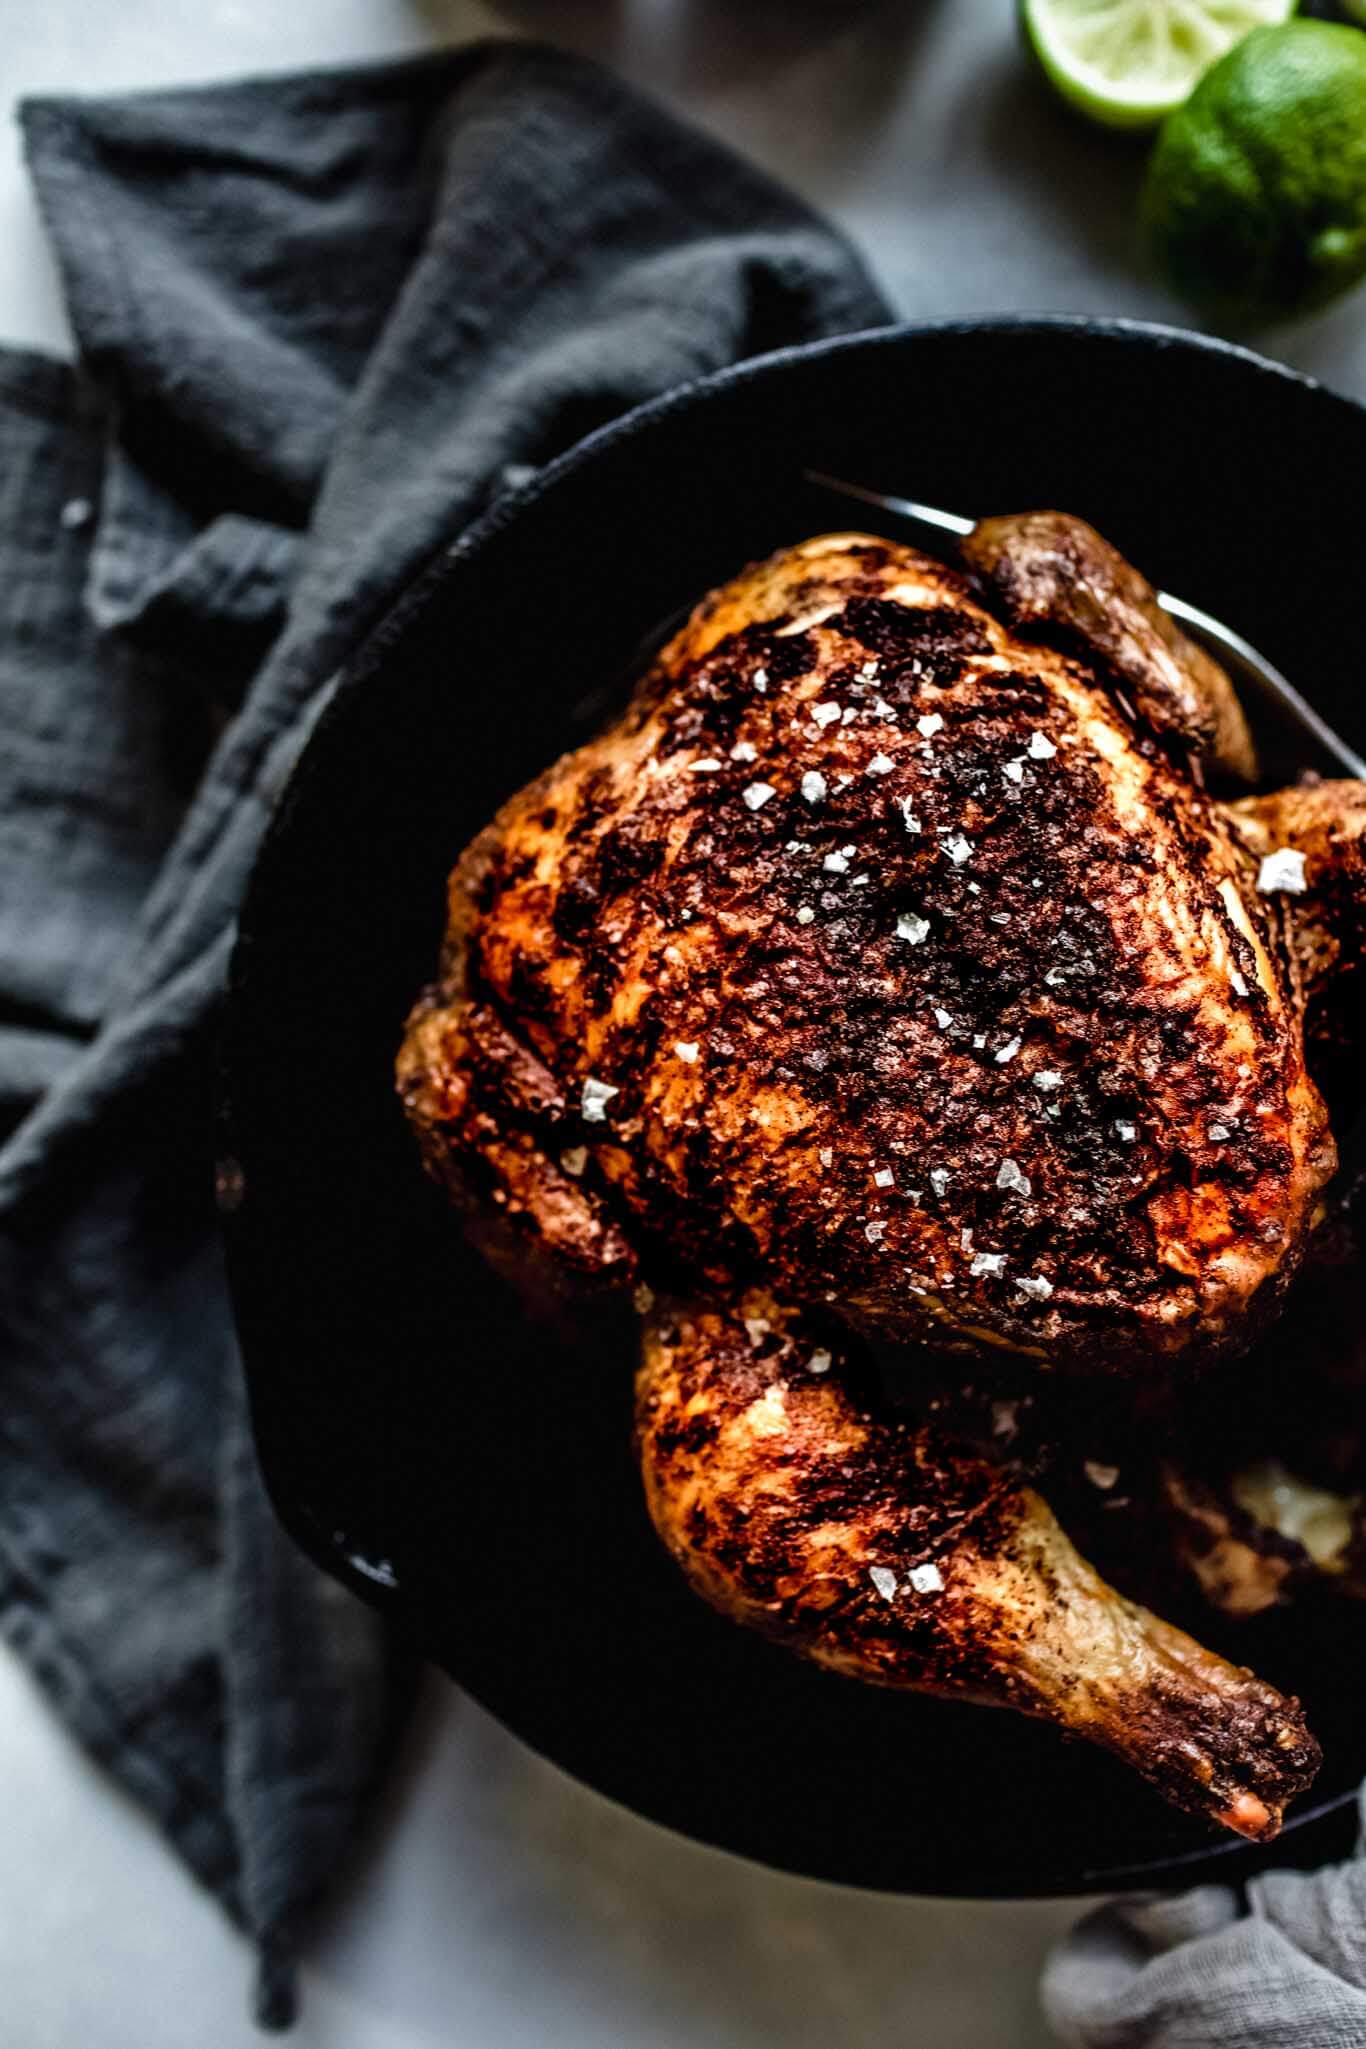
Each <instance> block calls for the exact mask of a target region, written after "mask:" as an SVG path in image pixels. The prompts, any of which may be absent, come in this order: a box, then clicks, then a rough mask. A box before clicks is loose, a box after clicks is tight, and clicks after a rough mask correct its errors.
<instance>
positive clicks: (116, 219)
mask: <svg viewBox="0 0 1366 2049" xmlns="http://www.w3.org/2000/svg"><path fill="white" fill-rule="evenodd" d="M22 120H23V127H24V133H25V138H26V143H27V149H28V156H29V162H30V165H31V168H32V173H33V177H34V179H35V182H36V185H37V190H38V194H39V198H40V201H41V204H42V208H43V211H44V214H45V217H46V221H47V225H48V228H49V230H50V233H51V236H52V240H53V243H54V245H55V248H56V251H57V256H58V260H59V263H60V266H61V272H62V278H63V283H64V286H65V290H66V295H67V301H68V305H69V308H70V314H71V320H72V325H73V327H74V330H75V334H76V339H77V343H78V346H79V351H80V364H79V368H78V369H72V368H69V367H68V366H66V365H64V364H61V363H58V362H55V361H51V360H48V359H45V358H40V357H35V356H31V355H27V354H18V353H9V354H4V353H0V584H2V585H3V589H4V593H5V599H4V606H3V613H2V615H0V724H2V726H3V733H4V746H3V750H2V751H0V1116H3V1120H4V1121H3V1125H0V1130H2V1131H3V1132H4V1133H6V1134H7V1135H6V1138H5V1143H4V1146H3V1151H2V1152H0V1442H2V1443H3V1446H4V1458H3V1464H2V1465H0V1628H3V1631H4V1633H5V1635H6V1636H7V1638H8V1640H9V1641H10V1642H11V1643H12V1644H13V1645H14V1646H15V1647H16V1648H17V1649H18V1650H19V1651H20V1652H21V1654H22V1655H23V1656H24V1657H25V1658H26V1659H27V1660H28V1662H29V1664H30V1665H31V1667H32V1669H33V1671H34V1672H35V1674H36V1675H37V1676H38V1678H39V1680H40V1681H41V1682H42V1684H43V1685H44V1686H45V1687H46V1688H47V1690H48V1692H49V1693H50V1694H51V1696H52V1698H53V1700H54V1701H55V1703H56V1704H57V1706H58V1708H59V1709H60V1711H61V1713H62V1714H63V1715H64V1716H65V1717H66V1719H67V1720H68V1722H69V1723H70V1725H71V1727H72V1729H73V1730H74V1731H75V1733H76V1734H77V1735H78V1737H79V1738H80V1739H81V1740H82V1741H83V1742H84V1743H85V1744H86V1745H87V1746H88V1747H89V1748H90V1749H91V1750H92V1751H93V1752H94V1753H95V1754H96V1755H97V1756H98V1757H99V1758H100V1759H101V1760H102V1761H103V1762H104V1763H105V1764H106V1765H108V1767H109V1768H110V1769H111V1771H112V1772H113V1773H115V1774H116V1776H117V1777H118V1778H119V1779H121V1780H122V1781H123V1783H124V1784H125V1785H126V1786H127V1787H128V1788H129V1789H131V1791H132V1792H133V1793H134V1794H135V1795H136V1796H137V1797H138V1798H139V1799H140V1800H141V1801H143V1802H144V1803H145V1805H146V1806H147V1807H148V1808H149V1809H150V1810H151V1811H152V1813H153V1814H154V1815H155V1816H156V1817H157V1819H158V1820H159V1821H160V1823H161V1825H162V1826H163V1827H164V1829H165V1830H166V1832H167V1834H168V1836H169V1838H170V1840H171V1842H172V1843H173V1844H174V1845H175V1847H176V1849H177V1850H178V1851H179V1852H180V1854H181V1855H182V1857H183V1858H184V1859H185V1861H186V1862H187V1863H188V1864H189V1865H190V1866H191V1867H192V1868H193V1870H194V1871H195V1872H196V1873H197V1874H198V1875H199V1877H200V1878H201V1879H202V1880H203V1881H204V1882H205V1883H206V1884H207V1885H208V1886H210V1887H211V1888H212V1889H213V1890H214V1891H215V1893H216V1894H217V1895H218V1897H219V1898H220V1899H221V1900H222V1902H223V1904H224V1905H225V1906H226V1908H227V1909H228V1911H229V1912H230V1913H231V1914H232V1915H233V1916H234V1917H235V1919H236V1920H237V1921H238V1922H239V1923H240V1924H241V1925H242V1927H243V1928H244V1929H245V1930H246V1931H247V1932H248V1933H249V1935H250V1936H251V1938H252V1939H253V1940H254V1942H255V1944H256V1945H257V1947H258V1950H259V1953H260V1957H261V1959H262V1973H261V1978H260V1989H259V1994H258V2012H259V2015H260V2017H261V2019H262V2020H263V2022H265V2023H266V2024H277V2025H278V2024H283V2023H284V2022H286V2021H287V2019H288V2017H289V2014H290V2011H291V2005H292V1994H291V1975H292V1961H293V1958H294V1957H295V1955H296V1953H297V1949H298V1945H299V1943H300V1940H301V1934H302V1929H303V1920H304V1917H305V1916H306V1914H307V1913H308V1911H309V1909H310V1908H312V1907H313V1906H314V1905H315V1904H316V1902H317V1901H318V1900H319V1898H320V1896H321V1895H322V1893H323V1892H324V1891H325V1889H326V1887H327V1884H328V1882H329V1880H330V1879H331V1877H332V1875H333V1873H334V1872H335V1870H336V1868H337V1864H338V1859H339V1855H340V1853H341V1851H342V1850H343V1848H344V1846H345V1844H346V1843H347V1841H348V1839H349V1838H350V1837H351V1835H352V1833H353V1830H354V1828H355V1825H356V1821H357V1817H358V1814H359V1813H360V1811H361V1810H362V1808H363V1805H364V1801H365V1796H366V1793H367V1790H368V1789H369V1787H370V1786H371V1785H372V1784H373V1782H374V1780H375V1777H376V1774H377V1771H378V1769H379V1767H380V1765H381V1763H382V1760H383V1758H384V1756H385V1753H386V1748H387V1745H388V1743H389V1741H390V1739H391V1737H392V1734H393V1731H394V1728H395V1725H396V1722H397V1720H398V1718H399V1711H400V1709H401V1705H402V1702H403V1698H404V1693H405V1684H404V1660H403V1659H402V1657H401V1655H399V1654H397V1653H396V1652H395V1651H394V1649H393V1647H392V1646H391V1645H390V1644H389V1643H387V1642H386V1639H385V1635H384V1632H383V1630H382V1629H381V1628H380V1627H379V1625H378V1624H377V1622H376V1621H375V1619H374V1617H373V1616H372V1615H371V1614H370V1613H369V1612H368V1611H367V1610H365V1609H363V1608H362V1607H361V1606H360V1605H359V1604H357V1603H356V1602H354V1601H353V1600H352V1598H351V1597H350V1596H349V1595H348V1594H344V1593H343V1592H341V1591H340V1589H338V1588H337V1587H335V1586H333V1585H332V1584H331V1583H329V1582H328V1581H326V1580H325V1579H324V1578H323V1577H322V1575H320V1574H319V1573H317V1572H316V1571H314V1570H313V1568H312V1567H311V1566H309V1565H308V1564H306V1563H305V1561H304V1560H303V1559H302V1558H300V1557H299V1556H298V1555H297V1554H296V1553H295V1552H294V1551H293V1549H292V1548H291V1546H290V1545H289V1544H288V1543H287V1542H286V1541H285V1540H284V1539H283V1538H282V1537H281V1536H280V1535H279V1534H278V1532H277V1530H276V1527H275V1524H274V1522H273V1520H272V1518H271V1516H270V1513H269V1510H268V1507H267V1504H266V1501H265V1499H264V1496H263V1492H262V1488H261V1484H260V1481H259V1478H258V1475H257V1472H256V1468H255V1465H254V1462H253V1459H252V1455H251V1448H250V1437H249V1432H248V1426H247V1421H246V1417H245V1410H244V1401H243V1392H242V1382H241V1375H240V1370H239V1361H238V1357H237V1353H236V1349H235V1343H234V1338H233V1331H232V1323H231V1317H230V1313H229V1307H228V1302H227V1298H226V1293H225V1288H224V1280H223V1272H222V1266H221V1262H220V1255H219V1246H218V1238H217V1234H216V1228H215V1221H214V1215H213V1211H212V1204H211V1196H210V1182H211V1157H210V1154H211V1141H210V1110H211V1102H212V1093H213V1091H212V1046H213V1037H214V1030H215V1023H216V1020H217V1018H218V1014H219V1007H220V1000H221V994H222V990H223V982H224V970H225V966H226V962H227V956H228V950H229V947H230V945H231V941H232V932H233V918H234V913H235V910H236V906H237V903H238V899H239V896H240V893H241V890H242V887H243V884H244V882H245V879H246V876H247V872H248V869H249V867H250V864H251V860H252V856H253V853H254V851H255V849H256V845H257V842H258V840H259V838H260V835H261V831H262V828H263V826H264V824H265V822H266V817H267V814H268V811H269V807H270V804H271V801H272V798H273V797H274V795H275V793H276V792H277V791H278V789H279V788H280V785H281V782H282V780H283V779H284V777H285V775H286V774H287V772H288V769H289V766H290V764H291V763H292V761H293V759H294V758H295V756H296V754H297V752H298V749H299V747H300V745H301V744H302V741H303V739H304V737H305V736H306V734H307V731H308V729H309V725H310V721H311V719H312V717H313V716H314V715H315V713H316V711H317V708H318V706H319V704H320V701H321V699H322V697H323V695H324V694H325V692H326V690H327V687H328V684H329V679H331V678H332V677H333V676H334V675H335V673H336V671H337V669H338V665H339V664H341V663H343V662H345V660H346V659H347V657H348V656H349V655H351V653H352V652H353V651H354V650H355V648H356V647H357V645H358V643H359V642H360V640H361V638H362V637H363V636H364V635H365V633H366V632H367V631H368V630H369V629H370V628H371V627H372V626H373V625H374V624H375V622H376V620H377V619H378V618H379V617H380V615H381V614H382V612H383V610H384V608H385V607H386V605H387V604H388V603H389V601H390V600H391V599H392V598H393V596H394V595H395V593H396V591H397V590H398V589H399V588H400V586H401V585H402V584H403V583H404V582H405V581H406V580H408V579H409V578H410V577H411V576H412V575H413V574H414V573H415V572H416V571H417V570H418V569H420V568H421V567H422V565H423V564H424V562H425V561H426V560H427V559H428V558H430V557H431V556H432V555H433V554H434V553H435V552H436V551H437V550H439V549H440V548H442V547H443V546H444V545H447V544H448V543H449V542H450V541H451V540H452V538H453V537H454V536H455V535H456V534H457V533H458V532H459V531H460V529H461V528H462V526H463V525H464V524H465V523H466V522H467V521H468V520H469V519H470V518H471V517H472V516H473V515H474V514H476V513H478V512H479V511H481V510H482V509H483V507H484V506H485V505H486V503H487V502H488V501H489V499H490V497H491V496H492V495H494V494H496V493H497V492H498V491H499V489H500V488H501V486H502V484H503V483H504V482H505V481H506V479H507V478H508V477H509V476H511V475H513V474H516V473H519V472H520V471H522V470H524V469H525V467H526V466H528V465H532V466H534V465H538V464H541V463H544V462H545V461H546V460H547V459H548V458H550V457H552V456H554V455H556V454H558V453H559V452H560V451H561V450H562V449H564V448H565V447H567V446H568V445H569V444H570V443H572V442H573V441H575V440H576V439H577V438H579V437H580V436H581V435H582V434H584V433H585V432H586V431H587V430H588V429H590V428H593V427H596V426H597V425H599V424H600V423H601V422H602V421H604V420H607V419H609V418H611V417H612V416H613V415H614V414H617V413H620V412H621V411H622V410H623V409H624V408H626V407H628V406H630V405H632V404H634V403H636V402H637V401H639V400H642V399H645V398H648V397H650V396H652V395H653V394H654V393H656V392H659V391H661V390H663V389H665V388H666V387H667V386H669V385H673V384H676V383H678V382H679V381H681V380H683V379H687V378H690V377H695V376H697V375H699V374H701V373H703V372H706V371H710V370H714V369H717V368H719V367H720V366H722V365H723V364H726V363H729V362H732V361H734V360H735V359H737V358H739V357H742V356H745V355H749V354H753V353H756V352H758V351H761V350H764V349H766V348H769V347H772V346H775V345H777V344H779V343H784V342H793V341H801V340H804V339H807V338H810V337H815V336H820V335H826V334H831V333H835V332H838V331H841V330H845V329H850V328H856V327H865V326H869V325H873V324H877V323H880V322H881V321H883V320H885V319H886V317H887V313H886V308H885V306H884V305H883V303H882V301H881V300H880V298H879V297H878V295H877V293H876V291H875V290H874V288H873V286H872V285H871V283H870V282H869V280H868V277H867V276H866V274H865V272H864V270H863V268H862V266H861V264H860V263H859V261H858V259H857V258H856V257H855V255H854V254H853V253H852V251H851V250H850V249H849V248H848V247H847V246H846V245H845V244H844V243H843V242H842V241H841V240H840V239H839V237H838V236H836V235H835V234H834V233H833V232H832V231H831V230H830V229H829V228H828V227H826V226H824V225H823V224H822V223H821V222H820V221H818V220H817V219H815V218H814V217H813V216H812V215H811V214H809V213H808V212H807V211H806V210H805V209H804V208H803V207H802V206H801V205H799V204H798V203H797V202H796V201H795V200H794V199H793V198H791V197H790V196H789V195H788V194H786V193H785V192H783V191H782V190H780V189H779V188H777V187H776V186H774V185H773V184H771V183H770V182H768V180H766V179H765V178H764V177H762V176H761V175H759V174H758V173H757V172H756V171H754V170H752V169H750V168H748V167H747V166H745V165H744V164H742V163H739V162H737V161H736V160H735V159H734V158H733V157H731V156H730V155H729V154H728V153H727V152H726V151H724V150H723V149H721V148H719V147H718V146H716V145H715V144H713V143H710V142H708V141H706V140H705V139H703V138H702V137H701V136H699V135H696V134H694V133H692V132H690V131H689V130H687V129H685V128H683V127H681V126H680V125H679V124H678V123H676V122H675V121H674V120H672V119H671V118H670V117H668V116H667V115H666V114H664V113H663V112H661V111H660V110H659V109H658V108H655V107H653V106H651V105H649V104H647V103H645V102H643V101H642V100H640V99H639V98H637V97H636V96H635V95H634V94H632V93H630V92H628V91H627V90H626V89H625V88H623V87H622V86H621V85H619V84H618V83H616V82H615V81H614V80H613V79H612V78H611V77H609V76H608V75H607V74H605V73H604V72H602V71H600V70H598V69H596V68H594V67H592V66H589V65H587V64H584V63H581V62H578V61H577V60H574V59H571V58H569V57H565V56H562V55H559V54H557V53H556V52H554V51H551V50H547V49H544V48H540V47H536V46H532V45H529V44H498V45H486V46H482V47H479V48H475V49H468V50H465V51H463V52H460V53H457V54H453V55H448V56H445V57H442V58H439V59H434V60H431V61H425V62H420V63H416V64H408V65H399V66H393V67H384V68H379V69H370V70H366V71H357V72H340V73H332V74H319V75H312V76H307V77H291V78H281V79H275V80H268V81H262V82H253V83H247V84H242V85H233V86H229V87H226V88H223V89H214V90H210V91H204V92H169V93H155V94H150V95H145V96H139V97H137V98H132V99H121V100H96V101H75V100H35V101H30V102H29V103H28V104H27V105H26V106H25V107H24V109H23V110H22Z"/></svg>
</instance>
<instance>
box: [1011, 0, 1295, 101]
mask: <svg viewBox="0 0 1366 2049" xmlns="http://www.w3.org/2000/svg"><path fill="white" fill-rule="evenodd" d="M1294 12H1295V0H1021V14H1022V16H1023V20H1024V27H1025V34H1026V35H1027V36H1028V38H1029V41H1030V43H1031V44H1032V46H1033V49H1034V54H1035V56H1036V57H1037V58H1038V60H1039V62H1040V64H1041V65H1042V66H1043V69H1044V71H1045V72H1046V73H1047V75H1048V77H1049V79H1050V80H1051V81H1052V83H1053V85H1054V86H1055V87H1056V88H1057V90H1058V92H1060V93H1061V94H1062V96H1063V98H1064V99H1065V100H1068V101H1070V102H1071V104H1072V105H1073V106H1074V107H1076V108H1078V109H1079V110H1080V111H1081V112H1082V113H1083V114H1087V115H1089V116H1090V118H1091V119H1092V120H1093V121H1101V122H1104V123H1105V125H1106V126H1107V127H1110V128H1154V127H1156V125H1157V123H1158V122H1159V121H1161V120H1162V119H1163V118H1164V117H1165V116H1166V115H1167V114H1170V112H1171V111H1172V109H1173V107H1179V106H1180V105H1181V104H1182V102H1183V101H1185V100H1187V99H1189V97H1190V95H1191V93H1192V92H1193V91H1194V90H1195V87H1196V86H1197V85H1198V84H1199V82H1200V80H1201V79H1202V78H1203V76H1204V74H1205V73H1206V72H1207V71H1208V70H1209V68H1210V66H1211V64H1217V63H1218V61H1219V59H1220V58H1221V57H1223V56H1225V55H1226V54H1227V52H1228V51H1229V50H1231V49H1232V48H1233V46H1234V44H1235V43H1237V42H1241V41H1242V38H1243V37H1244V36H1245V35H1247V34H1249V33H1250V31H1251V30H1252V29H1254V28H1265V27H1267V26H1269V25H1271V24H1273V23H1276V22H1281V21H1288V20H1289V18H1290V16H1291V15H1292V14H1293V13H1294Z"/></svg>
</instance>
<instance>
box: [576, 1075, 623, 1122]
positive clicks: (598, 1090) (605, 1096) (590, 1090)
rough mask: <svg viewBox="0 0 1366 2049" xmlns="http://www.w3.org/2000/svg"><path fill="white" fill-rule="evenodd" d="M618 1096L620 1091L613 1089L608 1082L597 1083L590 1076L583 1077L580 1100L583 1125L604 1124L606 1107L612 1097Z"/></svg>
mask: <svg viewBox="0 0 1366 2049" xmlns="http://www.w3.org/2000/svg"><path fill="white" fill-rule="evenodd" d="M620 1094H621V1090H620V1089H619V1088H615V1087H614V1086H613V1084H612V1083H611V1082H610V1081H597V1080H595V1079H594V1077H593V1076H592V1075H591V1074H590V1075H586V1076H585V1077H584V1084H583V1095H582V1097H581V1099H580V1108H581V1110H582V1113H583V1121H584V1123H585V1124H603V1123H605V1122H606V1119H607V1105H608V1104H609V1103H610V1102H611V1100H612V1098H613V1096H619V1095H620Z"/></svg>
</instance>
